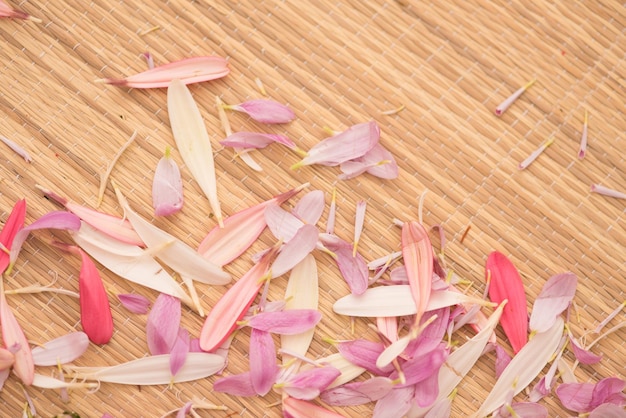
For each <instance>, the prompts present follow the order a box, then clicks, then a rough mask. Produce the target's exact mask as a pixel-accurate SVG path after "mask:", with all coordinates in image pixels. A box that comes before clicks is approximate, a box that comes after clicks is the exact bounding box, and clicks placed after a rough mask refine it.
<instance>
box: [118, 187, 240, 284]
mask: <svg viewBox="0 0 626 418" xmlns="http://www.w3.org/2000/svg"><path fill="white" fill-rule="evenodd" d="M115 191H116V192H117V194H118V199H119V200H120V205H121V206H122V207H123V208H124V211H125V213H126V216H128V220H130V223H131V224H132V225H133V228H134V229H135V231H137V233H138V234H139V236H140V237H141V239H142V240H143V242H145V243H146V246H147V247H148V249H157V252H156V256H157V257H158V258H159V259H160V260H161V261H163V262H164V263H165V264H167V265H168V266H170V267H171V268H172V269H174V270H176V271H177V272H178V273H180V274H181V275H182V276H186V277H189V278H191V279H193V280H197V281H199V282H202V283H207V284H227V283H228V282H230V275H229V274H228V273H226V272H224V271H223V270H222V269H221V268H220V267H218V266H216V265H215V264H213V263H211V262H210V261H209V260H207V259H205V258H203V257H202V256H201V255H200V254H198V253H197V252H196V251H194V250H193V248H191V247H190V246H188V245H187V244H185V243H184V242H182V241H181V240H179V239H178V238H176V237H174V236H173V235H171V234H169V233H167V232H165V231H164V230H162V229H160V228H158V227H157V226H155V225H153V224H152V223H150V222H148V221H147V220H145V219H144V218H142V217H141V216H139V214H137V213H136V212H135V211H133V210H132V209H131V208H130V206H129V205H128V202H127V201H126V199H125V198H124V196H123V195H122V194H121V192H120V191H119V189H118V188H116V189H115Z"/></svg>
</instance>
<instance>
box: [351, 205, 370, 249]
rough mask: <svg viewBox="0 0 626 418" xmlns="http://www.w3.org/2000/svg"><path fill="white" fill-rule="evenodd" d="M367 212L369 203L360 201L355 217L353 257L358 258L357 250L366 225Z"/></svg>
mask: <svg viewBox="0 0 626 418" xmlns="http://www.w3.org/2000/svg"><path fill="white" fill-rule="evenodd" d="M366 210H367V202H365V200H359V201H358V202H357V204H356V212H355V216H354V247H353V250H352V255H353V256H356V248H357V245H358V244H359V240H360V239H361V234H362V233H363V225H364V223H365V211H366Z"/></svg>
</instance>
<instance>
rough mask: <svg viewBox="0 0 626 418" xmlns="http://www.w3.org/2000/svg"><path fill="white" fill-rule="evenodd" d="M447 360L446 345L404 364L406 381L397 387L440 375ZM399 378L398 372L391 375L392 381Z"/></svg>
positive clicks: (441, 345) (403, 370) (403, 369)
mask: <svg viewBox="0 0 626 418" xmlns="http://www.w3.org/2000/svg"><path fill="white" fill-rule="evenodd" d="M447 358H448V350H447V349H446V347H445V345H444V344H440V345H439V347H438V348H437V349H435V350H433V351H431V352H429V353H426V354H423V355H422V356H420V357H415V358H413V359H410V360H408V361H406V362H404V363H403V364H402V372H403V373H404V376H405V379H406V381H405V382H404V383H401V384H399V385H397V387H403V386H409V385H414V384H416V383H418V382H421V381H423V380H426V379H428V378H429V377H430V376H432V375H438V373H439V369H440V368H441V365H442V364H443V363H444V362H445V361H446V359H447ZM398 377H399V375H398V372H397V371H394V372H393V373H392V374H391V375H389V378H390V379H391V380H396V379H397V378H398ZM433 402H434V400H433Z"/></svg>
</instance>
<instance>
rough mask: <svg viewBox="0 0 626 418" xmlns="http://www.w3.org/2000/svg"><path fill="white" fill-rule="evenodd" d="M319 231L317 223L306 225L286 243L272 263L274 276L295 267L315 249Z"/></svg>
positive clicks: (278, 275)
mask: <svg viewBox="0 0 626 418" xmlns="http://www.w3.org/2000/svg"><path fill="white" fill-rule="evenodd" d="M318 235H319V231H318V230H317V227H315V225H309V224H307V225H304V226H302V227H301V228H300V229H299V230H298V232H296V234H295V235H294V236H293V238H292V239H291V240H290V241H289V242H288V243H287V244H285V245H284V246H283V247H282V249H281V250H280V253H279V254H278V256H277V257H276V260H275V261H274V263H273V264H272V278H276V277H280V276H282V275H283V274H285V273H287V272H288V271H289V270H291V269H292V268H294V267H295V266H296V264H298V263H299V262H300V261H302V260H303V259H304V257H306V256H307V255H309V254H310V253H311V251H313V250H314V249H315V246H316V245H317V237H318Z"/></svg>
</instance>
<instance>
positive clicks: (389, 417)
mask: <svg viewBox="0 0 626 418" xmlns="http://www.w3.org/2000/svg"><path fill="white" fill-rule="evenodd" d="M414 396H415V387H414V386H407V387H404V388H396V389H393V390H392V391H390V392H389V393H388V394H387V395H386V396H384V397H382V398H381V399H379V400H378V402H376V406H375V407H374V414H373V416H372V418H398V417H403V416H404V414H406V413H407V412H409V409H411V406H412V405H413V397H414Z"/></svg>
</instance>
